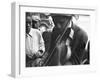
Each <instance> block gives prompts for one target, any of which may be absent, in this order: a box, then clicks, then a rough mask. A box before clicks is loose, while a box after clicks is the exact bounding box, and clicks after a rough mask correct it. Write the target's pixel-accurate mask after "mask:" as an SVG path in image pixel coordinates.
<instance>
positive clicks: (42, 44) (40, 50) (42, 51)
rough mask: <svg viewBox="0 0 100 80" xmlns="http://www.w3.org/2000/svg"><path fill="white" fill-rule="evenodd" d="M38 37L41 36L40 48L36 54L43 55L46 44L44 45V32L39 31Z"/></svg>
mask: <svg viewBox="0 0 100 80" xmlns="http://www.w3.org/2000/svg"><path fill="white" fill-rule="evenodd" d="M38 37H39V50H38V52H37V53H36V56H37V57H41V56H42V55H43V54H44V52H45V45H44V40H43V37H42V34H41V33H40V32H39V31H38Z"/></svg>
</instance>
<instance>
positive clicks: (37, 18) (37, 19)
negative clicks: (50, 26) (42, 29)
mask: <svg viewBox="0 0 100 80" xmlns="http://www.w3.org/2000/svg"><path fill="white" fill-rule="evenodd" d="M32 19H33V20H35V21H40V20H41V19H40V17H39V16H38V15H32Z"/></svg>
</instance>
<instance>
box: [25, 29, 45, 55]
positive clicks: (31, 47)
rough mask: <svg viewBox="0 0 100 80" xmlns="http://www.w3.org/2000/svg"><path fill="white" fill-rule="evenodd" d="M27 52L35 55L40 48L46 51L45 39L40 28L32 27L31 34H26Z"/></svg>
mask: <svg viewBox="0 0 100 80" xmlns="http://www.w3.org/2000/svg"><path fill="white" fill-rule="evenodd" d="M25 43H26V54H28V55H31V54H32V55H33V54H36V53H37V52H38V51H39V50H42V51H43V52H44V51H45V46H44V40H43V38H42V35H41V33H40V31H39V30H38V29H33V28H31V30H30V32H29V34H26V41H25Z"/></svg>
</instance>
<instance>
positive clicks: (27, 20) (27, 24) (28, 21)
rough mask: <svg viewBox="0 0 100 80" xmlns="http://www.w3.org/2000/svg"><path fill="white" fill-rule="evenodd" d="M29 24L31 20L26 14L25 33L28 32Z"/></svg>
mask: <svg viewBox="0 0 100 80" xmlns="http://www.w3.org/2000/svg"><path fill="white" fill-rule="evenodd" d="M31 24H32V22H31V20H30V17H29V16H28V17H27V18H26V33H27V34H28V33H29V32H30V29H31Z"/></svg>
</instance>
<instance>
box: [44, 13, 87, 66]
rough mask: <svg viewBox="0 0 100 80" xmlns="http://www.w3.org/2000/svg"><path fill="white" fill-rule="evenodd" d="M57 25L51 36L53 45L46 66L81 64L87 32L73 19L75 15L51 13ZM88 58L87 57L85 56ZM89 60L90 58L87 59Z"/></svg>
mask: <svg viewBox="0 0 100 80" xmlns="http://www.w3.org/2000/svg"><path fill="white" fill-rule="evenodd" d="M51 15H52V18H53V21H54V24H55V27H54V29H53V33H52V36H51V46H50V49H49V53H50V55H49V57H48V60H47V61H46V63H45V65H46V66H56V65H69V64H70V65H76V64H81V63H82V62H83V61H84V60H83V56H84V52H85V51H84V50H85V46H86V43H87V40H88V37H87V34H86V33H85V32H84V31H83V30H82V29H81V28H79V27H78V26H77V25H75V24H74V23H73V21H72V17H73V15H69V14H67V15H65V14H51ZM85 58H87V57H85ZM86 60H87V61H88V59H86Z"/></svg>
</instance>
